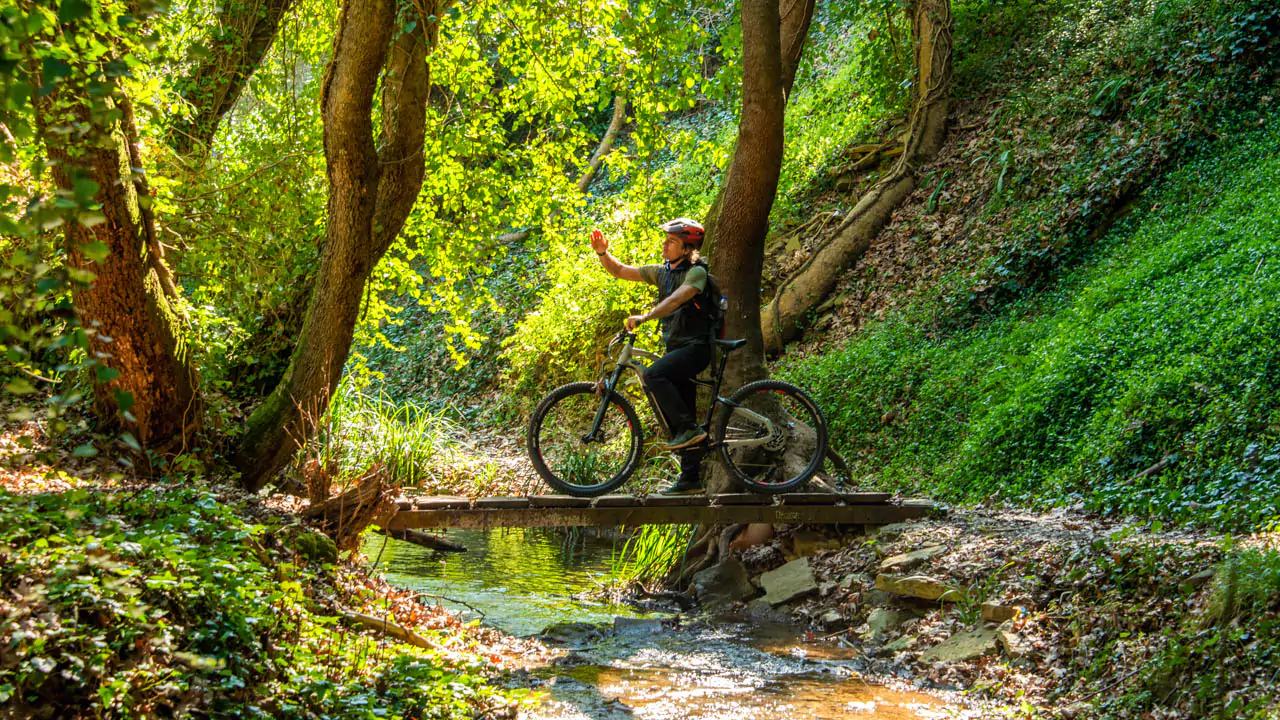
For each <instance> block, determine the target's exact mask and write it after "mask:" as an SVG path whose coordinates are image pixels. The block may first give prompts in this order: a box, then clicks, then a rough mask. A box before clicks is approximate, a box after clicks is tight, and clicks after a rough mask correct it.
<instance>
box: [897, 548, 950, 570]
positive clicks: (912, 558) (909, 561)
mask: <svg viewBox="0 0 1280 720" xmlns="http://www.w3.org/2000/svg"><path fill="white" fill-rule="evenodd" d="M946 551H947V548H946V547H944V546H942V545H932V546H929V547H923V548H920V549H918V550H912V551H910V552H905V553H902V554H901V555H894V556H892V557H887V558H885V559H884V560H882V561H880V572H883V573H887V572H899V573H902V572H906V571H908V570H914V569H916V568H918V567H920V566H921V565H923V564H925V563H926V562H928V561H930V560H932V559H933V558H935V557H937V556H939V555H941V554H942V553H944V552H946Z"/></svg>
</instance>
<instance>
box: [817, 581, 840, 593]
mask: <svg viewBox="0 0 1280 720" xmlns="http://www.w3.org/2000/svg"><path fill="white" fill-rule="evenodd" d="M837 587H839V585H838V583H834V582H831V581H830V580H828V581H827V582H824V583H822V585H820V586H819V587H818V594H819V595H821V596H822V597H826V596H828V595H830V594H831V593H833V592H835V589H836V588H837Z"/></svg>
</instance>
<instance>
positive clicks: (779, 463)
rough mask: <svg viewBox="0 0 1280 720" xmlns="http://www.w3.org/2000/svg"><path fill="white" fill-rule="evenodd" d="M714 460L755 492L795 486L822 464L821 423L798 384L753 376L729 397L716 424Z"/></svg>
mask: <svg viewBox="0 0 1280 720" xmlns="http://www.w3.org/2000/svg"><path fill="white" fill-rule="evenodd" d="M715 442H716V445H717V446H718V447H719V449H720V458H721V460H723V461H724V464H725V466H726V467H727V468H728V469H729V472H730V473H732V475H733V477H734V479H736V480H737V481H738V482H739V483H741V484H742V486H743V487H745V488H746V489H747V490H749V491H751V492H756V493H781V492H787V491H790V490H795V489H797V488H799V487H801V486H802V485H804V484H805V483H806V482H808V481H809V478H811V477H813V475H814V473H816V472H818V470H819V469H820V468H821V467H822V460H823V458H824V457H825V456H826V454H827V421H826V419H825V418H823V416H822V411H820V410H819V409H818V406H817V404H816V403H814V401H813V399H812V398H810V397H809V395H808V394H807V393H806V392H805V391H803V390H801V389H800V388H798V387H796V386H795V385H792V384H790V383H786V382H782V381H781V380H759V381H757V382H753V383H749V384H747V385H744V386H743V387H742V388H740V389H739V390H738V391H737V392H735V393H734V394H733V395H731V396H730V397H729V401H728V402H727V403H726V404H725V406H724V408H723V409H722V410H721V411H720V417H719V418H718V420H717V422H716V428H715Z"/></svg>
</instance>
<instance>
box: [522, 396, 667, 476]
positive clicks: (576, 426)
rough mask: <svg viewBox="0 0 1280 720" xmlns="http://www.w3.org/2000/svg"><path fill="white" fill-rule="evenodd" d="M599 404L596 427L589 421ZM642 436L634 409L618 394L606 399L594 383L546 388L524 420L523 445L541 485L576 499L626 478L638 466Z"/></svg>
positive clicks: (591, 420) (592, 419)
mask: <svg viewBox="0 0 1280 720" xmlns="http://www.w3.org/2000/svg"><path fill="white" fill-rule="evenodd" d="M601 404H604V416H603V418H602V420H601V423H600V429H599V430H598V431H596V433H595V434H594V435H593V434H592V433H591V427H592V424H593V423H594V422H595V418H596V414H597V413H598V412H599V411H600V407H601ZM643 440H644V436H643V434H642V433H641V431H640V419H639V418H638V417H636V411H635V408H633V407H631V403H629V402H627V399H626V398H624V397H622V396H621V395H619V394H618V393H616V392H614V393H609V397H608V400H607V402H606V400H605V397H604V392H603V391H597V390H596V383H591V382H577V383H570V384H568V385H564V386H561V387H558V388H556V389H555V390H552V391H551V393H550V394H548V395H547V396H546V397H545V398H543V399H542V402H540V403H538V407H537V408H535V409H534V411H533V416H532V417H531V418H529V429H528V433H527V437H526V444H527V446H528V451H529V459H530V460H532V461H533V467H534V469H535V470H537V471H538V474H539V475H541V476H542V479H543V480H546V481H547V484H548V485H550V486H551V487H553V488H555V489H556V490H559V491H561V492H565V493H568V494H570V495H576V496H578V497H594V496H596V495H603V494H605V493H607V492H609V491H610V490H613V489H614V488H616V487H618V486H619V485H621V484H623V483H624V482H626V481H627V479H628V478H630V477H631V475H632V473H634V472H635V471H636V467H637V466H638V465H639V464H640V450H641V446H642V444H643Z"/></svg>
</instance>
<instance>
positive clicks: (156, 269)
mask: <svg viewBox="0 0 1280 720" xmlns="http://www.w3.org/2000/svg"><path fill="white" fill-rule="evenodd" d="M83 90H84V89H83V88H81V87H80V86H79V85H78V84H77V83H75V82H68V83H62V84H60V85H59V86H58V87H57V89H56V90H55V91H54V92H52V93H50V94H48V95H46V96H44V97H40V98H37V99H36V101H35V104H34V108H35V117H36V122H37V127H38V128H39V131H40V134H41V136H42V138H43V140H44V144H45V148H46V151H47V153H48V157H49V159H50V160H51V161H52V165H51V174H52V177H53V180H54V183H55V184H56V185H57V186H58V188H59V189H61V190H64V191H74V189H75V186H76V183H77V181H80V182H81V183H82V186H83V182H84V181H87V180H91V181H93V182H94V183H96V185H97V190H96V192H95V193H94V195H93V201H94V203H95V204H96V205H97V206H98V212H100V213H101V214H102V216H103V218H104V219H103V221H102V222H101V223H99V224H97V225H94V226H93V227H86V226H85V225H82V224H79V223H68V224H67V226H66V235H65V243H66V254H67V264H68V265H69V266H70V267H72V268H76V269H79V270H86V271H88V272H91V273H93V274H94V276H95V279H94V281H93V282H92V283H91V284H90V285H89V286H88V287H84V288H75V289H74V291H73V302H74V305H75V308H76V313H77V315H78V316H79V319H80V323H81V325H82V326H83V327H84V328H85V330H86V332H87V333H88V335H89V351H90V352H91V353H93V355H94V356H96V357H98V358H100V359H101V360H102V362H103V364H104V365H106V366H107V367H108V368H110V369H111V370H113V371H115V372H116V373H118V374H117V375H116V376H115V377H114V378H112V379H109V380H107V381H106V382H95V387H94V401H93V408H94V412H95V413H96V414H97V415H98V416H99V418H100V419H102V420H103V421H105V422H106V423H107V425H108V426H112V427H116V428H119V429H121V430H125V431H129V432H132V433H133V434H134V435H135V437H136V438H137V440H138V442H139V443H141V444H142V445H143V446H144V447H146V448H148V449H151V450H154V451H157V452H162V453H168V452H173V451H181V450H184V449H185V448H186V444H187V440H188V439H189V437H190V436H191V434H192V433H194V432H195V431H196V430H197V429H199V425H200V421H201V417H202V407H201V404H200V396H199V392H198V389H197V388H198V383H197V379H196V373H195V370H194V368H193V366H192V364H191V361H190V355H189V353H188V352H187V348H186V346H185V344H184V343H183V341H182V336H181V333H180V329H179V327H178V325H179V323H178V318H177V316H176V314H175V312H174V309H173V306H172V304H171V301H172V300H173V299H174V298H175V297H176V295H177V290H176V288H175V287H174V285H173V280H172V277H171V276H170V275H169V271H168V269H167V268H166V267H165V266H164V263H163V260H162V259H161V257H160V255H159V247H160V246H159V243H158V242H157V241H156V231H155V221H154V218H153V217H152V215H151V210H150V202H149V201H150V190H149V188H148V186H147V182H146V178H145V176H143V175H142V174H141V172H140V171H135V170H134V168H140V166H141V164H140V160H139V158H138V151H137V144H136V138H137V130H136V128H135V127H134V124H133V113H132V109H131V108H130V106H129V104H128V101H127V99H124V100H121V99H117V100H115V101H112V100H106V101H104V100H101V99H98V100H94V99H92V98H90V97H89V96H88V94H87V93H85V92H83ZM95 102H96V103H103V102H106V103H107V104H108V105H109V106H114V108H115V109H116V110H117V111H119V112H118V113H114V114H109V113H106V112H102V111H101V110H102V108H101V107H100V106H99V108H98V110H95V109H94V108H95V105H94V103H95ZM113 115H114V117H116V118H118V119H113V120H108V119H107V118H109V117H112V116H113ZM71 126H75V127H77V128H80V129H81V132H65V130H66V129H67V128H69V127H71ZM84 128H90V129H91V130H90V131H89V132H88V133H84V132H83V129H84ZM94 242H100V243H102V245H104V246H106V248H107V250H108V254H107V256H106V257H105V258H103V259H102V260H101V261H99V262H95V261H93V260H91V259H90V258H89V257H88V256H87V255H86V254H85V248H86V246H87V245H89V244H90V243H94ZM96 377H101V376H100V375H98V376H96ZM96 377H95V379H96ZM121 393H127V394H128V395H129V396H130V397H131V398H132V405H131V406H130V407H128V408H127V409H128V412H129V413H130V414H131V415H132V416H133V418H134V420H133V421H129V420H127V419H126V418H124V416H123V415H122V411H123V410H124V409H125V408H124V407H122V406H121V405H120V402H119V400H120V394H121Z"/></svg>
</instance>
